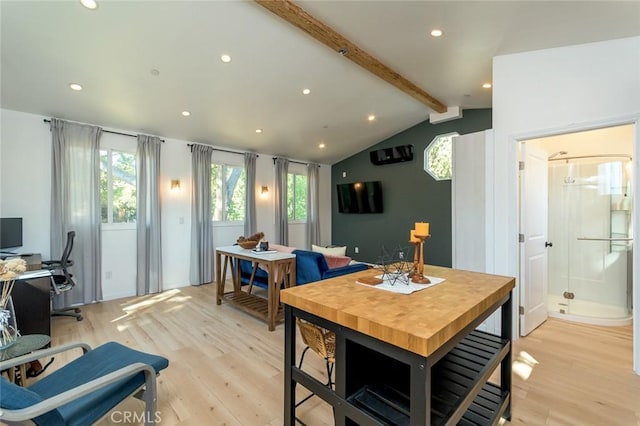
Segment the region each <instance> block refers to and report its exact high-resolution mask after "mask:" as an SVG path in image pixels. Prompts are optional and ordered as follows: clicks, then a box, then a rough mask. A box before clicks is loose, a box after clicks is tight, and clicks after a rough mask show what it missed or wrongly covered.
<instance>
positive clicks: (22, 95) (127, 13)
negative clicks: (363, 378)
mask: <svg viewBox="0 0 640 426" xmlns="http://www.w3.org/2000/svg"><path fill="white" fill-rule="evenodd" d="M295 5H297V6H299V7H300V8H302V9H303V10H304V11H306V13H308V14H310V15H311V16H312V17H314V18H315V19H317V20H318V21H319V22H320V23H322V24H323V25H326V27H327V31H328V29H331V30H332V31H335V32H336V33H337V34H339V35H340V36H342V37H344V38H345V39H347V40H348V41H349V42H350V43H352V46H356V47H357V48H358V49H360V50H361V51H363V52H364V53H366V54H367V55H369V56H370V57H371V58H374V59H377V60H378V61H379V62H380V63H382V64H383V65H384V66H386V67H388V69H389V70H391V71H392V72H394V73H397V74H398V75H399V76H400V77H401V78H403V79H405V80H406V81H408V82H410V83H411V84H414V85H415V86H416V87H417V88H419V89H420V90H422V91H424V92H425V93H427V94H428V95H430V96H432V97H433V98H434V99H435V100H437V101H438V102H441V103H442V104H443V105H445V106H448V107H454V106H459V107H461V108H462V109H463V110H464V109H469V108H488V107H491V89H485V88H482V84H484V83H491V78H492V58H493V57H494V56H496V55H502V54H509V53H517V52H523V51H529V50H537V49H545V48H553V47H560V46H566V45H573V44H580V43H589V42H596V41H601V40H609V39H615V38H622V37H629V36H637V35H640V2H638V1H622V2H612V1H604V2H598V1H584V2H583V1H567V2H559V1H546V2H545V1H514V2H506V1H493V2H487V1H469V2H466V1H401V0H392V1H300V2H296V3H295ZM0 8H1V9H0V19H1V21H0V25H1V27H0V30H1V33H0V35H1V52H0V53H1V70H0V72H1V74H0V78H1V84H2V85H1V89H2V92H1V98H0V103H1V106H2V108H7V109H13V110H18V111H25V112H30V113H35V114H42V115H46V116H55V117H61V118H66V119H70V120H75V121H81V122H87V123H94V124H98V125H101V126H104V127H105V128H115V129H121V130H129V131H133V132H144V133H149V134H156V135H161V136H163V137H167V138H176V139H182V140H187V141H190V142H198V143H209V144H213V145H216V146H220V147H226V148H229V149H235V150H242V151H244V150H252V151H257V152H262V153H269V154H275V155H282V156H286V157H289V158H291V159H297V160H304V161H316V162H321V163H325V164H331V163H334V162H336V161H339V160H340V159H343V158H345V157H348V156H349V155H352V154H354V153H356V152H359V151H362V150H363V149H366V148H367V147H369V146H371V145H373V144H376V143H377V142H380V141H381V140H384V139H385V138H387V137H389V136H392V135H394V134H396V133H398V132H400V131H402V130H404V129H406V128H408V127H411V126H413V125H415V124H417V123H420V122H422V121H424V120H426V119H428V118H429V114H431V113H433V112H434V107H433V105H431V106H428V105H429V104H428V103H425V102H424V101H422V100H420V99H419V97H416V96H412V95H410V94H408V93H407V92H406V91H402V90H399V89H398V88H397V87H396V86H394V85H392V84H390V83H388V82H387V81H385V80H383V79H382V78H380V77H378V76H377V75H374V74H372V73H371V72H370V71H368V70H367V69H365V68H363V67H362V66H360V65H358V64H357V63H354V62H353V61H350V60H349V59H352V58H349V57H348V55H341V54H340V53H339V52H338V51H336V49H335V48H332V47H329V46H327V45H326V44H323V43H321V42H320V41H318V40H317V39H315V38H314V37H312V36H311V35H309V34H307V33H305V32H304V31H302V30H300V29H299V28H297V27H295V26H293V25H291V24H290V23H288V22H287V21H285V20H284V19H282V18H281V17H279V16H276V14H274V13H272V12H271V11H269V10H267V8H265V7H263V6H261V5H260V4H258V3H256V2H249V1H121V2H116V1H99V2H98V8H97V9H95V10H89V9H86V8H85V7H83V6H82V5H81V4H80V3H79V2H77V1H5V0H2V1H0ZM436 28H437V29H440V30H442V31H443V35H442V36H441V37H432V36H431V35H430V31H431V30H433V29H436ZM327 31H324V32H323V34H324V35H325V36H326V33H327ZM353 52H354V49H353V48H351V50H350V52H349V54H352V53H353ZM223 54H228V55H230V56H231V62H229V63H224V62H222V61H221V59H220V58H221V55H223ZM345 56H347V57H345ZM559 66H561V65H559ZM70 83H78V84H81V85H82V86H83V90H82V91H79V92H77V91H72V90H70V88H69V84H70ZM303 89H310V91H311V92H310V93H309V94H307V95H304V94H303V92H302V91H303ZM524 101H525V102H526V100H524ZM183 111H189V112H190V113H191V115H190V116H188V117H185V116H183V115H182V114H181V113H182V112H183ZM370 115H374V116H375V119H373V120H372V121H369V120H368V116H370ZM256 129H261V130H262V133H256ZM321 143H322V144H324V145H325V147H324V148H320V147H319V145H320V144H321Z"/></svg>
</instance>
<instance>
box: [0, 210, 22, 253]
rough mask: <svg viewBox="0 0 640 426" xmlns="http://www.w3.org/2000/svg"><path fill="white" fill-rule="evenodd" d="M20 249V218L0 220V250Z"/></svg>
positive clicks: (3, 218)
mask: <svg viewBox="0 0 640 426" xmlns="http://www.w3.org/2000/svg"><path fill="white" fill-rule="evenodd" d="M16 247H22V218H21V217H2V218H0V249H8V248H16Z"/></svg>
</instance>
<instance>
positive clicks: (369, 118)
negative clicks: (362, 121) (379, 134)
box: [367, 114, 376, 121]
mask: <svg viewBox="0 0 640 426" xmlns="http://www.w3.org/2000/svg"><path fill="white" fill-rule="evenodd" d="M375 119H376V116H375V115H373V114H371V115H369V116H368V117H367V120H369V121H373V120H375Z"/></svg>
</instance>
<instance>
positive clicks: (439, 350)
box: [281, 265, 515, 425]
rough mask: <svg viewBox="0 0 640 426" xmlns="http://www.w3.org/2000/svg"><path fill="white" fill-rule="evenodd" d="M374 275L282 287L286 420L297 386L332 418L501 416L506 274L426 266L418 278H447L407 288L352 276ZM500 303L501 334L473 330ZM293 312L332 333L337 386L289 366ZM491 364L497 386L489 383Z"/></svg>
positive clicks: (352, 421) (510, 283) (403, 420)
mask: <svg viewBox="0 0 640 426" xmlns="http://www.w3.org/2000/svg"><path fill="white" fill-rule="evenodd" d="M375 273H376V271H373V270H368V271H362V272H358V273H355V274H350V275H345V276H341V277H337V278H332V279H328V280H324V281H321V282H317V283H313V284H307V285H304V286H300V287H292V288H288V289H285V290H283V291H282V292H281V301H282V302H283V303H284V304H285V383H284V420H285V421H284V424H286V425H293V424H294V422H295V402H296V401H295V388H296V386H297V385H302V386H304V387H305V388H307V389H309V390H310V391H311V392H313V393H315V394H316V395H317V396H318V397H320V398H322V399H323V400H324V401H326V402H327V403H329V404H330V405H332V406H333V411H334V416H335V423H336V425H356V424H357V425H391V424H393V425H403V424H406V425H427V424H496V423H497V422H498V421H499V419H500V418H501V417H504V418H507V419H509V418H510V416H511V413H510V408H511V332H512V321H511V315H512V312H511V311H512V300H511V290H512V289H513V287H514V284H515V280H514V278H512V277H505V276H498V275H490V274H482V273H476V272H469V271H461V270H455V269H450V268H443V267H436V266H429V265H425V275H427V276H433V277H439V278H444V279H445V281H444V282H442V283H441V284H438V285H435V286H433V287H430V288H427V289H425V290H421V291H417V292H414V293H412V294H409V295H406V294H398V293H391V292H387V291H384V290H380V289H376V288H373V287H371V286H367V285H363V284H358V283H356V281H357V280H358V279H359V278H364V277H369V276H371V275H374V274H375ZM396 285H403V284H396ZM498 308H501V333H500V335H499V336H498V335H493V334H490V333H485V332H482V331H479V330H476V327H477V326H478V325H479V324H481V323H482V322H483V321H484V320H485V319H486V318H487V317H489V316H490V315H491V314H492V313H493V312H495V311H496V310H497V309H498ZM296 318H301V319H304V320H306V321H309V322H312V323H314V324H317V325H319V326H321V327H324V328H326V329H328V330H331V331H333V332H334V333H335V335H336V363H335V389H331V388H329V387H327V386H326V385H325V384H324V383H322V382H321V381H319V380H317V379H316V378H314V377H312V376H311V375H309V374H308V373H306V372H305V371H303V370H302V369H300V368H298V367H296V349H295V348H296V330H295V321H296ZM498 368H499V372H500V375H499V380H498V381H499V384H495V383H491V382H489V377H491V376H492V374H493V373H494V371H495V370H497V369H498Z"/></svg>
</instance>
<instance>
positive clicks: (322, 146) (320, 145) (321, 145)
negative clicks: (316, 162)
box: [318, 143, 326, 149]
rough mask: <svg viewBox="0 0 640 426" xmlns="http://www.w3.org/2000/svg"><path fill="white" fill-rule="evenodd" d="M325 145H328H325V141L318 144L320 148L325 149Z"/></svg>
mask: <svg viewBox="0 0 640 426" xmlns="http://www.w3.org/2000/svg"><path fill="white" fill-rule="evenodd" d="M325 146H326V145H325V144H323V143H321V144H318V148H320V149H323V148H324V147H325Z"/></svg>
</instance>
